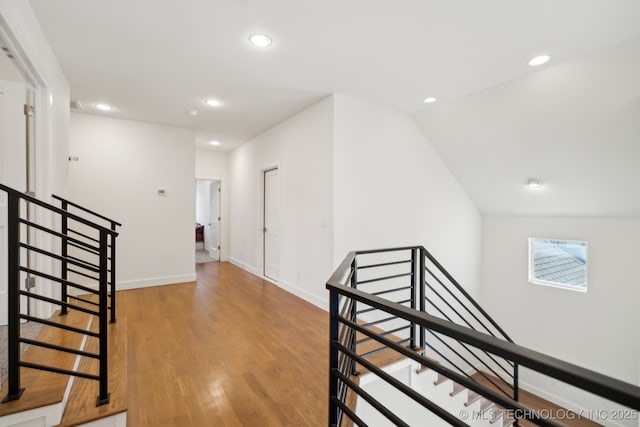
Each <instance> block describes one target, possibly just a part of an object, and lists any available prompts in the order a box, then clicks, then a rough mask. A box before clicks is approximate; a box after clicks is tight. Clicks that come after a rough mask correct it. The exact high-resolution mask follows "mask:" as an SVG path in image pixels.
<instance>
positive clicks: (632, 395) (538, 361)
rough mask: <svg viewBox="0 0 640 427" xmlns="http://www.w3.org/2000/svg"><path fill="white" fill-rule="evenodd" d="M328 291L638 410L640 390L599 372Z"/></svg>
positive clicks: (362, 296) (364, 297) (379, 301)
mask: <svg viewBox="0 0 640 427" xmlns="http://www.w3.org/2000/svg"><path fill="white" fill-rule="evenodd" d="M327 288H328V289H329V290H332V291H335V292H337V293H339V294H342V295H346V296H348V297H350V298H353V299H355V300H357V301H360V302H363V303H365V304H367V305H369V306H371V307H376V308H379V309H381V310H383V311H385V312H387V313H389V314H392V315H394V316H398V317H401V318H403V319H405V320H408V321H410V322H412V323H415V324H417V325H420V326H424V327H426V328H428V329H432V330H434V331H436V332H440V333H442V334H444V335H447V336H449V337H451V338H454V339H456V340H458V341H462V342H465V343H467V344H470V345H472V346H474V347H478V348H482V349H483V350H487V351H490V352H491V353H493V354H495V355H497V356H500V357H504V358H506V359H509V360H512V361H514V362H517V363H519V364H520V365H522V366H526V367H528V368H531V369H533V370H534V371H538V372H539V373H542V374H545V375H548V376H551V377H553V378H556V379H558V380H561V381H564V382H566V383H568V384H571V385H574V386H576V387H578V388H582V389H585V390H588V391H589V392H591V393H593V394H596V395H598V396H601V397H604V398H606V399H609V400H612V401H614V402H617V403H620V404H622V405H625V406H628V407H630V408H633V409H640V387H638V386H635V385H633V384H629V383H625V382H624V381H620V380H617V379H615V378H611V377H607V376H605V375H603V374H600V373H598V372H594V371H591V370H589V369H585V368H582V367H580V366H577V365H574V364H571V363H568V362H565V361H562V360H560V359H556V358H554V357H551V356H548V355H546V354H543V353H540V352H537V351H535V350H531V349H528V348H526V347H522V346H520V345H518V344H514V343H512V342H507V341H503V340H500V339H498V338H496V337H492V336H489V335H486V334H483V333H481V332H478V331H473V330H471V329H469V328H465V327H463V326H460V325H457V324H455V323H451V322H448V321H446V320H443V319H439V318H437V317H435V316H432V315H430V314H427V313H423V312H419V311H416V310H414V309H411V308H409V307H405V306H403V305H400V304H395V303H393V302H390V301H387V300H385V299H383V298H380V297H377V296H373V295H368V294H367V293H366V292H363V291H361V290H358V289H353V288H350V287H347V286H343V285H339V284H338V285H336V284H332V283H328V284H327Z"/></svg>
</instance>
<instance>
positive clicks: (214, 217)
mask: <svg viewBox="0 0 640 427" xmlns="http://www.w3.org/2000/svg"><path fill="white" fill-rule="evenodd" d="M221 192H222V188H221V183H220V181H216V180H206V179H197V180H196V220H195V227H196V228H195V250H196V263H197V264H200V263H204V262H218V261H220V230H221V228H220V222H221V217H220V201H221V197H220V195H221Z"/></svg>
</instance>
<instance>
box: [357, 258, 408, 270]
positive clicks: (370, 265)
mask: <svg viewBox="0 0 640 427" xmlns="http://www.w3.org/2000/svg"><path fill="white" fill-rule="evenodd" d="M410 262H411V260H410V259H407V260H403V261H391V262H382V263H380V264H369V265H359V266H358V270H364V269H365V268H376V267H386V266H389V265H397V264H407V263H410Z"/></svg>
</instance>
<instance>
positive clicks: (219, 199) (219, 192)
mask: <svg viewBox="0 0 640 427" xmlns="http://www.w3.org/2000/svg"><path fill="white" fill-rule="evenodd" d="M195 182H196V188H197V184H198V182H210V183H217V184H218V189H219V190H218V218H219V219H218V262H222V246H223V244H222V180H221V179H217V178H196V181H195ZM196 191H197V190H196ZM197 197H198V195H197V194H196V198H197ZM210 215H211V213H210ZM206 241H207V239H206V233H205V238H204V243H206ZM204 243H203V248H204V249H205V250H207V252H208V253H209V256H211V251H210V250H209V249H208V248H207V245H206V244H204ZM212 258H213V257H212Z"/></svg>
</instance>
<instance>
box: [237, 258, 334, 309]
mask: <svg viewBox="0 0 640 427" xmlns="http://www.w3.org/2000/svg"><path fill="white" fill-rule="evenodd" d="M229 262H230V263H231V264H233V265H235V266H237V267H240V268H241V269H243V270H245V271H247V272H249V273H251V274H253V275H254V276H258V277H259V278H261V279H262V280H266V281H268V282H271V283H273V284H274V285H276V286H278V287H280V288H281V289H283V290H285V291H287V292H289V293H290V294H293V295H295V296H297V297H298V298H301V299H303V300H305V301H307V302H308V303H311V304H313V305H315V306H316V307H318V308H320V309H322V310H324V311H329V309H328V307H329V302H328V297H327V301H325V300H323V299H322V298H318V297H317V296H316V295H313V294H312V293H311V292H309V291H307V290H306V289H302V288H300V287H299V286H296V285H294V284H292V283H289V282H285V281H283V280H273V279H270V278H268V277H265V276H263V275H262V274H259V273H258V269H257V268H256V267H252V266H250V265H249V264H247V263H244V262H242V261H240V260H239V259H237V258H233V257H229Z"/></svg>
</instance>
